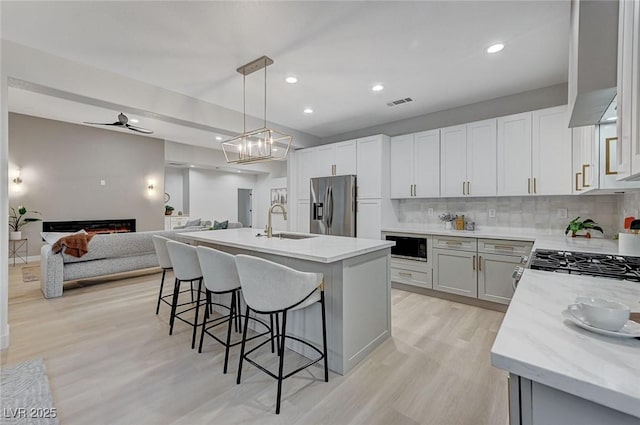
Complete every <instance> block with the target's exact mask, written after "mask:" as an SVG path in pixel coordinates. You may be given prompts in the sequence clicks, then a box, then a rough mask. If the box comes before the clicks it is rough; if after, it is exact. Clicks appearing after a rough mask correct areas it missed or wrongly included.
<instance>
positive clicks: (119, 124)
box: [83, 121, 122, 126]
mask: <svg viewBox="0 0 640 425" xmlns="http://www.w3.org/2000/svg"><path fill="white" fill-rule="evenodd" d="M83 123H85V124H92V125H116V126H122V123H120V122H114V123H109V122H87V121H83Z"/></svg>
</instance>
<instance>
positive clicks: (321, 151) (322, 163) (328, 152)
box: [309, 145, 335, 177]
mask: <svg viewBox="0 0 640 425" xmlns="http://www.w3.org/2000/svg"><path fill="white" fill-rule="evenodd" d="M333 160H334V146H333V145H324V146H318V147H316V148H313V158H312V162H311V164H309V165H310V169H311V177H327V176H331V175H333V166H334V165H335V163H334V162H333Z"/></svg>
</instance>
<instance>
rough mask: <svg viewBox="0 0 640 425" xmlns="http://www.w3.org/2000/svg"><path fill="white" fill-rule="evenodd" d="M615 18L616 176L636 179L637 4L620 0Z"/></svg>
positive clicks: (639, 143) (639, 111)
mask: <svg viewBox="0 0 640 425" xmlns="http://www.w3.org/2000/svg"><path fill="white" fill-rule="evenodd" d="M618 11H619V20H618V79H617V82H618V87H617V112H618V121H617V125H618V131H617V134H618V141H617V145H618V146H617V148H618V151H617V157H618V167H617V173H618V174H617V179H618V180H628V179H629V180H635V179H640V116H639V115H640V104H639V99H640V3H639V2H638V1H621V2H620V3H619V9H618Z"/></svg>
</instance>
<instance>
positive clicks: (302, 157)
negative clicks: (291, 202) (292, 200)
mask: <svg viewBox="0 0 640 425" xmlns="http://www.w3.org/2000/svg"><path fill="white" fill-rule="evenodd" d="M313 153H314V151H313V149H302V150H299V151H297V152H296V162H297V174H298V179H297V186H298V188H297V191H298V199H299V200H302V199H309V197H310V194H311V192H310V191H311V189H310V188H311V183H310V179H311V177H312V175H311V173H312V165H313ZM314 177H315V176H314Z"/></svg>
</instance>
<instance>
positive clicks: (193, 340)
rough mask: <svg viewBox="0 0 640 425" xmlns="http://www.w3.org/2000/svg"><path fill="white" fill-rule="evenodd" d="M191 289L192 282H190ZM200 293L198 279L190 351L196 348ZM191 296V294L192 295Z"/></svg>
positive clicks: (200, 286)
mask: <svg viewBox="0 0 640 425" xmlns="http://www.w3.org/2000/svg"><path fill="white" fill-rule="evenodd" d="M191 285H192V286H191V287H192V288H193V282H191ZM201 293H202V278H200V279H198V299H197V301H196V315H195V317H194V318H193V335H192V336H191V349H194V348H196V333H197V332H198V312H199V311H200V294H201ZM192 295H193V294H192Z"/></svg>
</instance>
